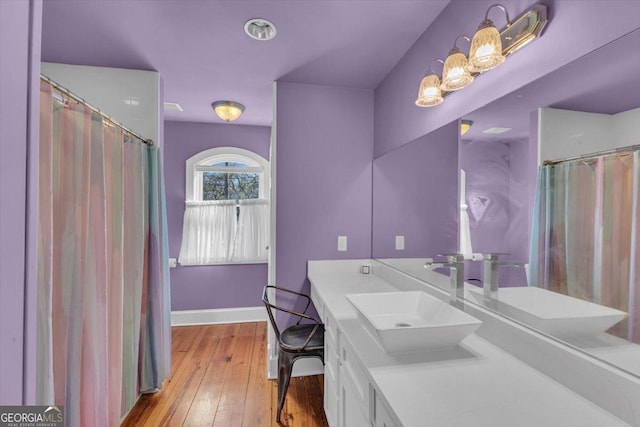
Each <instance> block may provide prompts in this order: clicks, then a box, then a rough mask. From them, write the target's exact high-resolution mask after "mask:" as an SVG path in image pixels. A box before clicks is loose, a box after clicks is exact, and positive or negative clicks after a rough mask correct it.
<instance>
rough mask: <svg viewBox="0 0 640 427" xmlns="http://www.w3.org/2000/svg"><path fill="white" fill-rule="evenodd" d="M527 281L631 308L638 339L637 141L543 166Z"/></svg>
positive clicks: (621, 331) (627, 332)
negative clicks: (608, 151) (622, 147)
mask: <svg viewBox="0 0 640 427" xmlns="http://www.w3.org/2000/svg"><path fill="white" fill-rule="evenodd" d="M531 242H532V244H531V255H530V270H531V271H530V273H531V282H530V283H531V284H533V285H535V286H541V287H545V288H547V289H550V290H553V291H556V292H560V293H563V294H566V295H570V296H573V297H577V298H581V299H585V300H588V301H592V302H595V303H598V304H602V305H605V306H608V307H612V308H616V309H619V310H623V311H626V312H628V313H629V316H628V318H627V319H626V321H623V322H620V323H618V324H617V325H616V326H615V327H614V328H613V329H611V330H610V331H609V332H611V333H613V334H615V335H617V336H619V337H622V338H625V339H627V340H629V341H632V342H635V343H640V149H639V148H636V149H635V150H629V151H625V152H618V153H614V154H609V155H603V156H599V157H595V158H591V159H584V160H573V161H565V162H561V163H557V164H552V165H545V166H542V167H541V168H540V171H539V176H538V188H537V193H536V207H535V212H534V221H533V229H532V239H531Z"/></svg>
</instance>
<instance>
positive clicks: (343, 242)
mask: <svg viewBox="0 0 640 427" xmlns="http://www.w3.org/2000/svg"><path fill="white" fill-rule="evenodd" d="M338 250H339V251H340V252H345V251H346V250H347V236H338Z"/></svg>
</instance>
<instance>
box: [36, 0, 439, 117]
mask: <svg viewBox="0 0 640 427" xmlns="http://www.w3.org/2000/svg"><path fill="white" fill-rule="evenodd" d="M449 1H450V0H340V1H338V0H296V1H293V0H277V1H276V0H206V1H205V0H118V1H114V0H47V1H45V2H43V3H44V9H43V28H42V60H43V61H46V62H59V63H66V64H75V65H91V66H101V67H116V68H129V69H140V70H155V71H158V72H159V74H160V76H161V78H162V81H163V84H164V100H165V101H168V102H178V103H180V105H181V106H182V108H183V109H184V111H183V112H170V111H167V112H165V120H173V121H191V122H210V123H220V122H221V120H220V119H218V117H216V116H215V114H214V113H213V111H212V110H211V107H210V105H211V102H213V101H216V100H233V101H237V102H240V103H242V104H244V105H245V106H246V111H245V113H244V114H243V115H242V117H241V118H240V119H238V120H237V121H236V122H234V123H237V124H245V125H247V124H248V125H263V126H269V125H271V119H272V90H273V89H272V86H273V85H272V83H273V82H274V81H286V82H293V83H306V84H319V85H331V86H347V87H355V88H363V89H374V88H375V87H376V86H377V85H378V84H379V83H380V82H381V81H382V80H383V79H384V77H385V76H386V75H387V74H388V73H389V71H391V69H392V68H393V66H394V65H395V64H396V63H397V62H398V60H399V59H400V58H401V57H402V56H403V55H404V53H405V52H406V51H407V50H408V49H409V48H410V46H411V45H412V44H413V43H414V42H415V41H416V40H417V39H418V37H419V36H420V35H421V34H422V33H423V32H424V30H425V29H426V28H427V27H428V26H429V24H430V23H431V22H432V21H433V20H434V19H435V18H436V17H437V16H438V15H439V14H440V12H441V11H442V9H444V7H445V6H446V5H447V4H448V3H449ZM257 17H260V18H266V19H269V20H270V21H272V22H273V23H274V24H275V25H276V27H277V36H276V38H275V39H273V40H271V41H257V40H253V39H251V38H249V37H248V36H247V35H246V34H245V33H244V30H243V26H244V23H245V22H246V21H247V20H249V19H251V18H257ZM426 65H427V64H426V62H425V67H426ZM416 84H417V83H416Z"/></svg>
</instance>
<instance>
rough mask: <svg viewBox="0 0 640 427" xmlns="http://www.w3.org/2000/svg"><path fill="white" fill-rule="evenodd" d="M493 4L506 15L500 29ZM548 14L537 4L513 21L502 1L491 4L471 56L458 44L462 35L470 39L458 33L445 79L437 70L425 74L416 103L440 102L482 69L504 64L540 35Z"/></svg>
mask: <svg viewBox="0 0 640 427" xmlns="http://www.w3.org/2000/svg"><path fill="white" fill-rule="evenodd" d="M494 7H498V8H500V9H501V10H502V11H503V12H504V13H505V16H506V19H507V25H506V27H504V28H503V29H502V30H500V32H498V30H497V29H496V28H495V25H494V24H493V22H492V21H491V20H490V19H489V18H488V16H489V11H490V10H491V9H493V8H494ZM547 16H548V8H547V6H545V5H543V4H534V5H533V6H532V7H531V8H530V9H528V10H527V11H525V12H524V13H523V14H522V15H520V16H519V17H518V18H516V19H515V20H514V21H513V22H512V21H510V20H509V13H508V12H507V9H506V8H505V7H504V6H502V5H500V4H493V5H491V6H489V8H488V9H487V12H486V13H485V17H484V20H483V21H482V22H481V23H480V26H479V27H478V31H476V34H475V35H474V36H473V40H471V47H470V48H469V57H468V58H467V57H466V56H465V55H464V54H463V53H462V52H461V51H460V49H459V48H458V47H457V42H458V39H460V38H464V39H466V40H467V41H470V40H469V38H468V37H465V36H459V37H458V38H456V41H455V42H454V44H453V49H451V51H450V52H449V56H447V59H446V61H445V62H444V69H443V70H442V79H440V78H439V77H438V75H436V74H435V73H432V74H430V73H427V75H426V76H425V77H423V78H422V81H421V82H420V88H419V90H418V99H416V102H415V103H416V105H417V106H419V107H433V106H435V105H439V104H441V103H442V102H443V100H444V98H446V97H447V95H449V94H451V92H453V91H456V90H460V89H462V88H464V87H466V86H468V85H469V84H471V82H473V80H474V78H475V77H476V76H478V75H479V74H480V73H484V72H485V71H488V70H491V69H493V68H495V67H497V66H498V65H500V64H502V63H503V62H504V61H505V58H507V57H508V56H510V55H512V54H513V53H514V52H516V51H517V50H519V49H521V48H522V47H523V46H526V45H527V44H529V43H530V42H532V41H533V40H535V39H536V38H538V37H540V35H541V34H542V30H543V29H544V28H545V27H546V25H547V22H548V21H549V20H548V18H547ZM496 33H497V34H498V35H499V37H498V38H497V39H496V37H495V36H496ZM440 80H442V83H441V84H440V92H438V91H437V90H436V89H435V86H434V84H435V82H436V81H440Z"/></svg>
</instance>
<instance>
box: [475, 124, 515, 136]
mask: <svg viewBox="0 0 640 427" xmlns="http://www.w3.org/2000/svg"><path fill="white" fill-rule="evenodd" d="M510 130H511V128H501V127H498V126H496V127H492V128H489V129H485V130H483V131H482V133H486V134H489V135H499V134H501V133H505V132H509V131H510Z"/></svg>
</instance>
